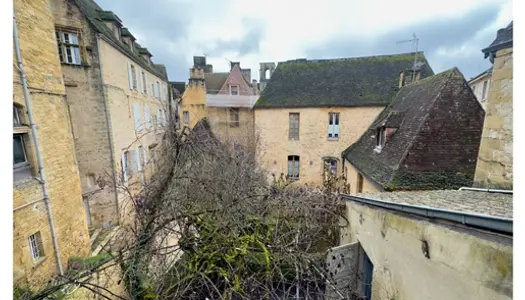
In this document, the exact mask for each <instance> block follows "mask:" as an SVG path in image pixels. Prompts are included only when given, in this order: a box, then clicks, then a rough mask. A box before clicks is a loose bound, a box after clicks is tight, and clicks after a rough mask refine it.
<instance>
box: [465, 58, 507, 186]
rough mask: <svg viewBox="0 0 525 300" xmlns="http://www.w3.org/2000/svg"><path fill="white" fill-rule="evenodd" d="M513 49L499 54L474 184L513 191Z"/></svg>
mask: <svg viewBox="0 0 525 300" xmlns="http://www.w3.org/2000/svg"><path fill="white" fill-rule="evenodd" d="M512 54H513V48H508V49H502V50H499V51H498V52H497V53H496V58H495V59H494V65H493V69H492V82H491V85H490V91H489V96H488V100H487V106H486V115H485V124H484V127H483V136H482V140H481V147H480V150H479V156H478V162H477V167H476V175H475V178H474V184H475V185H476V186H479V187H489V188H503V189H512V187H513V171H512V160H513V158H512V156H513V154H512V147H513V134H512V130H513V129H512V101H513V100H512V78H513V75H512V72H513V62H512Z"/></svg>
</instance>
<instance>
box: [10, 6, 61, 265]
mask: <svg viewBox="0 0 525 300" xmlns="http://www.w3.org/2000/svg"><path fill="white" fill-rule="evenodd" d="M13 39H14V46H15V52H16V62H17V66H18V71H19V72H20V77H21V79H22V86H23V90H24V100H25V104H26V109H27V115H28V119H29V126H30V128H31V134H32V135H33V142H34V146H35V152H36V161H37V164H38V173H39V174H40V180H39V181H40V185H41V186H42V194H43V200H44V203H45V205H46V209H47V216H48V218H49V227H50V228H51V237H52V240H53V248H54V250H55V258H56V261H57V267H58V271H59V273H60V275H64V269H63V268H62V260H61V259H60V249H59V247H58V240H57V233H56V230H55V222H54V220H53V213H52V211H51V202H50V201H49V193H48V189H47V184H46V173H45V170H44V164H43V162H42V154H41V153H40V143H39V141H38V135H37V130H36V125H35V122H34V118H33V109H32V107H31V98H30V93H29V87H28V84H27V77H26V74H25V72H24V66H23V64H22V56H21V54H20V44H19V41H18V28H17V26H16V13H15V11H14V10H13Z"/></svg>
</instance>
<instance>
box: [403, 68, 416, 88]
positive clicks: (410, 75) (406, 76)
mask: <svg viewBox="0 0 525 300" xmlns="http://www.w3.org/2000/svg"><path fill="white" fill-rule="evenodd" d="M419 79H421V69H419V68H418V69H416V70H415V72H414V69H409V70H405V71H401V72H400V73H399V88H402V87H404V86H405V85H407V84H410V83H413V82H416V81H419Z"/></svg>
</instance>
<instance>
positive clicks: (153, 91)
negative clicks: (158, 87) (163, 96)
mask: <svg viewBox="0 0 525 300" xmlns="http://www.w3.org/2000/svg"><path fill="white" fill-rule="evenodd" d="M151 96H153V97H155V84H154V83H152V84H151Z"/></svg>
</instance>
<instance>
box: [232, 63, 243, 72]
mask: <svg viewBox="0 0 525 300" xmlns="http://www.w3.org/2000/svg"><path fill="white" fill-rule="evenodd" d="M235 65H237V66H238V67H239V69H240V68H241V63H240V62H238V61H232V62H230V66H231V68H230V71H231V70H233V67H234V66H235Z"/></svg>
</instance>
